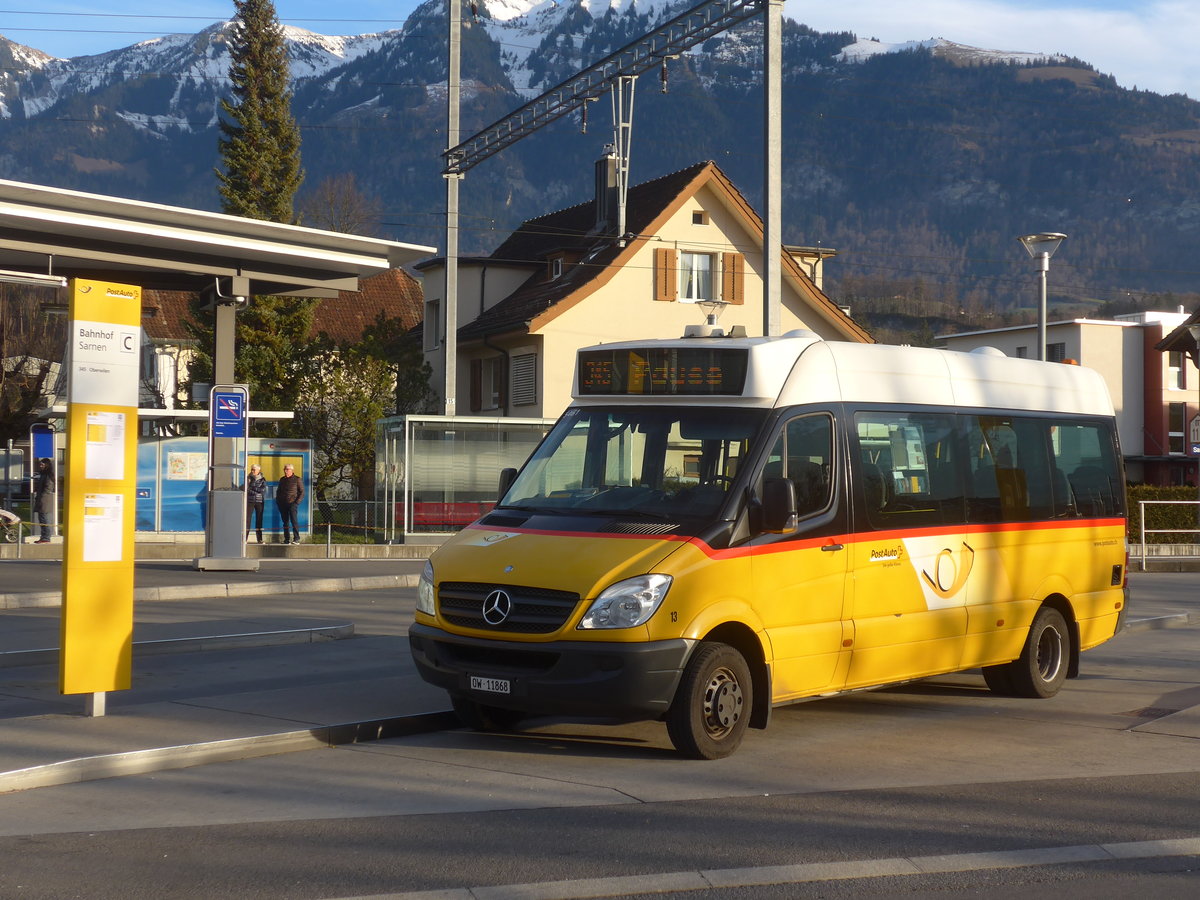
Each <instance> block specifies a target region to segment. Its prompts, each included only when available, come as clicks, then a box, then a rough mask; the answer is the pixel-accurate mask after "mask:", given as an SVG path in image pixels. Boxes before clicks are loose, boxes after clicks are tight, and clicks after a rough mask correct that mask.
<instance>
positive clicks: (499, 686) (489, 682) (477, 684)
mask: <svg viewBox="0 0 1200 900" xmlns="http://www.w3.org/2000/svg"><path fill="white" fill-rule="evenodd" d="M471 690H473V691H487V692H488V693H489V694H508V693H510V692H511V691H512V684H511V682H509V680H508V679H507V678H480V677H479V676H478V675H472V676H471Z"/></svg>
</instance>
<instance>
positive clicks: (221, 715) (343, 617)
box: [0, 560, 1200, 793]
mask: <svg viewBox="0 0 1200 900" xmlns="http://www.w3.org/2000/svg"><path fill="white" fill-rule="evenodd" d="M423 564H424V563H423V561H422V560H271V561H264V564H263V566H262V568H261V569H260V571H258V572H253V573H242V572H233V573H219V572H199V571H195V570H193V569H192V568H191V566H190V563H188V562H178V563H173V562H139V563H138V564H137V568H136V594H137V597H136V602H135V607H134V615H135V625H134V635H133V638H134V686H133V688H132V689H131V690H129V691H122V692H115V693H113V694H111V695H109V697H108V700H107V706H108V715H106V716H104V717H102V718H99V717H92V718H89V717H86V716H85V715H84V714H83V710H84V702H83V698H81V697H78V696H68V697H64V696H62V695H60V694H59V693H58V689H57V661H58V654H57V649H56V648H57V645H58V627H59V610H58V609H57V608H55V607H56V606H57V604H58V600H57V599H55V598H56V597H57V589H58V583H59V578H60V576H61V564H60V563H57V562H48V561H47V562H42V561H24V560H20V561H18V560H3V561H0V589H2V590H3V591H5V593H4V594H3V595H0V596H3V597H4V598H5V604H6V607H7V608H5V609H3V610H0V793H3V792H6V791H12V790H23V789H27V788H31V787H37V786H42V785H48V784H66V783H71V782H75V781H84V780H91V779H95V778H105V777H112V776H115V775H122V774H131V773H135V772H145V771H157V770H162V769H169V768H181V767H185V766H189V765H198V764H201V763H205V762H214V761H220V760H228V759H243V758H247V757H250V756H260V755H267V754H273V753H282V752H291V751H295V750H304V749H311V748H314V747H320V746H328V745H330V744H336V743H345V742H350V741H360V740H371V739H375V738H378V737H384V736H394V735H399V734H406V733H415V732H418V731H423V730H431V729H441V728H448V727H455V724H456V720H455V719H454V718H453V716H452V714H451V713H450V712H449V710H448V701H447V698H446V695H445V693H444V692H442V691H441V690H438V689H434V688H431V687H430V686H429V685H427V684H425V683H424V682H423V681H422V680H421V679H420V677H419V676H418V675H417V674H416V672H415V670H414V669H413V666H412V662H411V659H410V657H409V654H408V648H407V639H406V634H407V629H408V625H409V623H410V622H411V621H412V608H413V603H414V601H415V590H414V588H415V584H416V579H417V574H418V573H419V571H420V568H421V566H422V565H423ZM1131 585H1132V601H1131V604H1130V613H1129V617H1128V620H1127V628H1129V629H1131V630H1139V631H1141V630H1148V629H1153V628H1165V627H1173V626H1179V625H1186V624H1195V623H1200V575H1198V574H1194V573H1156V574H1141V573H1135V574H1134V575H1133V576H1132V579H1131ZM34 600H36V602H33V601H34ZM316 644H321V645H322V646H321V647H316V646H309V645H316ZM200 650H220V651H221V652H196V651H200Z"/></svg>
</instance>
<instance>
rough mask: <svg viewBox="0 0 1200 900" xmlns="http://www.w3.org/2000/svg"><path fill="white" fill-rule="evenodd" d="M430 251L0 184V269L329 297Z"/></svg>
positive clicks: (176, 287) (166, 285)
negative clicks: (365, 278)
mask: <svg viewBox="0 0 1200 900" xmlns="http://www.w3.org/2000/svg"><path fill="white" fill-rule="evenodd" d="M434 252H435V250H434V248H432V247H424V246H420V245H416V244H402V243H398V242H395V241H385V240H379V239H377V238H367V237H360V236H358V235H352V234H340V233H336V232H330V231H319V230H316V229H313V228H303V227H300V226H296V225H280V224H277V223H275V222H265V221H261V220H258V219H245V218H241V217H239V216H228V215H223V214H221V213H213V212H204V211H201V210H195V209H185V208H182V207H176V206H162V205H160V204H156V203H146V202H144V201H140V200H127V199H123V198H120V197H108V196H104V195H100V194H86V193H81V192H78V191H68V190H61V189H59V188H51V187H44V186H42V185H35V184H23V183H21V182H15V181H4V180H0V270H4V271H5V272H7V273H9V274H10V275H11V274H13V273H29V274H32V275H41V276H45V275H53V276H63V277H65V278H88V279H94V280H97V281H112V282H121V283H127V284H136V285H140V286H141V287H144V288H150V289H155V290H186V291H201V290H205V289H208V288H213V287H214V285H215V286H216V289H217V290H218V291H219V292H220V293H221V294H225V295H229V294H241V293H246V294H291V295H297V296H315V297H331V296H336V294H337V292H338V291H339V290H348V291H356V290H358V279H359V278H362V277H366V276H369V275H374V274H377V273H379V272H382V271H385V270H387V269H393V268H397V267H399V266H403V265H409V264H411V263H414V262H416V261H417V260H419V259H424V258H425V257H428V256H431V255H433V253H434Z"/></svg>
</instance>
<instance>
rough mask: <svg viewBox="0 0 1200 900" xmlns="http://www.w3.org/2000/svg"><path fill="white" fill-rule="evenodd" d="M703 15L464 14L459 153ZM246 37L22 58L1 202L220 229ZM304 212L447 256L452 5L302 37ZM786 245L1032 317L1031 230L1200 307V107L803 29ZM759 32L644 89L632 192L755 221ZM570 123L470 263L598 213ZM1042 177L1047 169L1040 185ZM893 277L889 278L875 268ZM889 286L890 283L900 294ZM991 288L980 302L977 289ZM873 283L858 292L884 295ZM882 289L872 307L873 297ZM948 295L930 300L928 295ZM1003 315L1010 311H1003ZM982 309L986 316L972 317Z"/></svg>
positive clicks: (296, 69) (524, 172)
mask: <svg viewBox="0 0 1200 900" xmlns="http://www.w3.org/2000/svg"><path fill="white" fill-rule="evenodd" d="M693 3H694V0H477V2H475V3H471V2H468V3H466V4H464V6H463V15H464V27H463V41H462V47H463V69H462V71H463V78H464V84H463V88H464V89H463V92H462V97H463V108H462V129H463V131H462V135H461V136H463V137H465V136H467V135H469V134H471V133H472V131H473V130H476V129H479V128H482V127H484V126H486V125H488V124H490V123H491V122H493V121H495V120H497V119H499V118H501V117H502V116H504V115H506V114H507V113H509V112H511V111H512V110H514V109H515V108H517V107H519V106H520V105H521V103H522V101H523V100H526V99H529V98H531V97H533V96H536V95H537V94H539V93H541V92H542V91H544V90H546V89H548V88H550V87H552V86H554V85H555V84H558V83H559V82H561V81H562V80H563V79H565V78H567V77H568V76H569V75H571V74H573V73H574V72H576V71H578V70H579V69H580V68H581V67H583V66H586V65H589V64H591V63H593V62H595V61H597V60H599V59H601V58H603V57H604V56H606V55H608V54H609V53H611V52H613V51H614V50H616V49H618V48H620V47H622V46H624V45H625V44H627V43H629V42H630V41H632V40H634V39H635V38H636V37H638V36H639V35H641V34H643V33H645V32H646V31H647V30H649V29H651V28H653V27H654V26H655V25H656V24H658V23H660V22H662V21H664V20H666V19H669V18H672V17H674V16H676V15H678V14H679V13H680V12H682V11H684V10H685V9H686V8H688V7H689V6H691V5H693ZM230 29H231V26H230V24H229V23H228V22H217V23H214V24H213V25H211V26H209V27H207V28H205V29H203V30H202V31H200V32H198V33H197V34H192V35H167V36H164V37H161V38H156V39H154V40H149V41H143V42H141V43H138V44H134V45H133V46H130V47H126V48H123V49H121V50H114V51H112V52H109V53H103V54H98V55H95V56H87V57H78V58H74V59H54V58H52V57H50V56H48V55H47V54H45V53H41V52H39V51H37V50H34V49H31V48H29V47H23V46H21V45H20V44H16V43H13V42H11V41H8V40H5V39H3V38H2V37H0V178H6V179H11V180H16V181H30V182H35V183H40V184H47V185H54V186H58V187H63V188H69V189H75V190H86V191H92V192H95V193H101V194H113V195H116V196H122V197H132V198H144V199H148V200H153V201H157V202H163V203H173V204H180V205H188V206H195V207H198V208H206V209H208V208H214V207H216V206H217V205H218V204H219V198H218V196H217V192H216V186H215V178H214V176H213V170H214V168H215V167H217V166H218V165H219V162H220V161H219V158H218V147H217V140H216V135H215V134H214V130H215V123H216V121H217V118H218V109H219V100H220V98H221V97H222V96H224V95H226V93H227V89H228V81H227V74H226V73H227V70H228V64H229V34H230ZM286 38H287V41H288V47H289V55H290V59H291V74H292V77H293V91H294V97H293V103H292V110H293V113H294V114H295V116H296V119H297V121H298V123H299V125H300V128H301V135H302V139H303V147H302V154H301V155H302V163H303V166H304V168H305V171H306V179H305V185H304V187H303V188H302V196H301V198H300V199H301V200H303V199H304V198H303V192H304V191H309V190H311V189H312V188H314V187H316V186H319V185H320V184H321V182H322V180H323V179H324V178H326V177H329V176H335V175H344V174H347V173H353V174H354V175H355V177H356V179H357V183H358V185H359V187H360V189H361V190H363V191H364V192H366V193H367V194H369V195H370V196H371V197H373V198H376V199H378V201H379V203H380V205H381V207H382V208H384V209H385V210H387V212H386V215H385V220H384V223H383V233H386V234H391V235H393V236H395V237H397V238H398V239H401V240H407V241H413V242H417V243H431V244H432V243H437V242H438V241H439V240H440V238H441V230H440V229H441V223H442V221H443V219H442V213H441V209H442V203H443V202H444V180H443V178H442V175H441V172H442V166H443V163H442V154H443V153H444V151H445V150H446V143H447V142H446V136H445V130H444V129H445V109H444V99H445V93H446V87H445V86H446V51H445V45H446V4H445V0H426V2H424V3H422V4H421V5H420V6H418V7H417V8H416V9H415V10H414V11H413V12H412V14H411V15H410V16H409V18H408V19H407V20H406V21H405V23H404V25H403V26H402V27H401V28H398V29H395V30H392V31H387V32H383V33H380V34H367V35H354V36H344V37H327V36H324V35H320V34H315V33H313V32H310V31H304V30H301V29H295V28H288V29H286ZM783 47H784V52H783V67H784V72H783V83H784V117H783V118H784V121H783V128H784V138H783V140H784V146H785V147H786V160H785V171H784V199H785V206H786V211H785V225H784V228H785V240H787V241H789V242H792V243H799V244H810V245H814V246H815V245H817V244H820V245H822V246H830V247H837V248H839V249H843V250H844V251H845V253H844V255H843V256H840V257H839V259H840V260H842V261H841V262H840V263H839V266H840V267H841V268H842V271H844V272H847V273H853V272H854V271H855V270H854V268H853V266H854V265H855V263H854V262H853V261H854V260H857V261H858V264H859V265H861V266H864V268H860V269H858V270H857V274H859V275H860V276H862V278H863V279H866V278H868V276H870V277H875V276H876V275H878V273H888V272H892V271H893V269H894V267H893V266H892V265H891V263H890V262H887V261H890V260H894V259H901V258H902V259H908V260H916V259H920V260H923V261H925V262H923V263H922V265H923V266H924V267H925V268H923V269H922V273H923V274H926V275H928V276H929V277H930V278H931V279H932V281H933V282H937V280H938V278H939V277H940V276H944V277H945V279H946V280H947V281H950V280H955V279H957V280H955V281H954V283H955V284H957V285H959V287H960V289H962V290H968V289H970V290H977V291H978V292H980V296H983V295H987V296H1000V295H1004V296H1003V298H1002V301H1003V302H1012V300H1011V293H1012V292H1011V291H1009V290H1008V289H1007V287H1006V286H1004V285H1006V282H1004V280H1003V279H999V280H998V279H996V278H995V277H994V272H992V271H991V270H990V269H989V268H988V267H989V265H990V263H989V262H988V261H989V260H992V259H994V258H995V257H997V255H1002V250H1000V249H998V248H1001V247H1006V248H1007V247H1009V245H1010V244H1011V243H1012V235H1014V234H1021V233H1025V232H1027V231H1029V230H1030V229H1032V228H1048V229H1050V230H1055V231H1063V232H1065V233H1069V234H1071V237H1072V242H1071V253H1072V259H1073V260H1075V261H1076V262H1078V261H1080V260H1082V259H1083V258H1084V257H1085V256H1091V257H1092V258H1093V261H1095V263H1096V265H1097V266H1098V267H1100V266H1106V265H1111V260H1112V259H1118V258H1127V257H1128V254H1129V252H1130V248H1131V247H1132V248H1134V249H1135V250H1136V251H1137V253H1138V256H1139V260H1140V263H1139V265H1140V268H1139V269H1138V270H1137V271H1138V273H1150V274H1145V275H1141V274H1138V275H1136V276H1130V277H1131V278H1136V279H1138V283H1137V284H1131V285H1129V287H1130V288H1131V289H1135V288H1141V287H1153V289H1155V290H1180V289H1181V286H1184V287H1187V286H1189V285H1190V288H1189V289H1194V285H1193V284H1191V282H1192V281H1194V279H1190V276H1188V275H1187V273H1184V272H1181V271H1180V267H1179V265H1178V260H1179V259H1182V258H1187V256H1188V254H1189V253H1192V251H1193V250H1194V245H1195V240H1196V236H1197V235H1198V234H1200V205H1198V204H1197V201H1196V197H1200V168H1198V167H1196V166H1195V164H1194V163H1195V148H1196V146H1197V145H1198V143H1200V104H1198V103H1196V102H1195V101H1192V100H1189V99H1187V98H1185V97H1182V96H1175V97H1158V96H1157V95H1153V94H1150V93H1148V92H1138V91H1127V90H1124V89H1122V88H1120V87H1119V86H1118V85H1117V84H1116V82H1115V80H1114V79H1112V78H1111V77H1110V76H1105V75H1101V74H1100V73H1098V72H1096V71H1095V70H1094V69H1093V68H1092V67H1090V66H1089V65H1087V63H1085V62H1082V61H1080V60H1076V59H1071V60H1067V59H1063V58H1061V57H1056V56H1051V55H1049V54H1041V53H1038V52H1036V48H1034V49H1033V50H1032V51H1000V50H988V49H981V48H976V47H967V46H965V45H962V44H956V43H954V42H952V41H949V40H943V39H940V38H935V39H928V40H925V39H922V40H914V41H911V42H904V43H898V44H883V43H880V42H878V41H860V40H859V38H858V36H857V35H855V34H852V33H850V32H839V33H821V32H817V31H814V30H813V29H810V28H807V27H806V26H804V25H802V24H800V23H797V22H795V21H792V20H785V22H784V34H783ZM761 52H762V50H761V29H760V24H759V23H758V22H757V21H750V22H747V23H745V24H744V25H743V26H741V27H739V28H737V29H734V30H732V31H729V32H725V33H723V34H720V35H716V36H714V37H712V38H710V39H708V40H706V41H704V43H703V44H701V45H699V46H697V47H696V48H694V49H693V50H691V51H689V52H688V53H686V54H685V55H684V58H681V59H672V60H670V61H669V62H668V63H667V69H668V75H669V85H667V87H669V92H668V93H665V94H664V93H661V92H660V84H659V79H658V78H657V77H655V74H653V73H648V74H647V75H645V76H643V77H642V80H641V82H640V83H639V86H638V95H637V113H636V116H635V134H634V140H633V156H632V166H631V169H632V179H633V181H634V182H635V183H636V182H639V181H644V180H647V179H649V178H654V177H656V176H658V175H662V174H664V173H666V172H670V171H674V170H677V169H681V168H684V167H686V166H689V165H692V164H694V163H695V162H697V161H698V160H703V159H713V160H716V161H717V162H718V163H719V164H720V165H721V167H722V168H723V169H724V170H725V172H726V173H727V174H728V175H729V176H730V178H731V179H732V180H733V181H734V183H735V184H737V185H738V186H739V187H740V189H741V190H743V191H744V192H745V194H746V197H747V199H748V201H749V202H751V203H752V204H758V203H759V202H760V197H759V185H761V182H762V175H761V160H762V148H761V138H760V135H761V127H760V124H761V123H760V116H761V96H762V95H761V92H760V91H759V89H758V83H759V81H760V79H761V74H760V73H761ZM606 107H607V104H605V103H599V104H596V108H594V109H593V110H592V120H591V128H590V130H588V131H587V133H583V132H584V129H583V128H582V127H581V125H582V122H581V121H579V120H578V119H576V118H575V117H565V118H564V119H562V120H559V121H557V122H555V123H553V124H551V125H549V126H548V127H546V128H544V129H542V130H541V131H539V132H538V133H537V134H534V135H531V136H530V137H529V139H527V140H522V141H520V142H519V143H517V144H514V145H513V146H511V147H509V148H507V149H506V150H505V151H504V152H503V153H501V154H498V155H497V156H495V157H492V158H491V159H489V160H487V161H486V162H485V163H484V164H482V165H481V166H480V167H479V168H477V169H473V170H472V171H471V172H470V173H469V176H468V178H467V180H466V182H465V185H466V190H465V192H464V200H463V203H464V209H465V210H468V212H467V216H466V218H465V220H464V221H466V222H468V223H470V224H468V225H466V226H464V229H463V232H462V237H463V241H464V244H463V247H464V252H482V251H487V250H490V249H492V248H493V247H494V246H495V245H496V244H497V243H498V242H499V241H500V240H501V239H502V238H503V237H504V235H505V234H506V232H507V230H508V229H509V228H511V227H512V226H513V225H514V224H515V223H516V222H518V221H520V220H521V219H522V218H525V217H527V216H531V215H540V214H542V213H545V212H547V211H549V210H553V209H555V208H559V207H562V206H567V205H571V204H574V203H578V202H580V201H581V200H583V199H586V197H587V196H588V193H589V191H590V190H591V189H592V183H593V164H594V162H595V160H596V158H597V157H598V156H599V155H600V153H601V152H603V148H604V145H605V144H607V143H608V142H609V141H611V140H612V133H611V131H610V130H609V127H608V119H609V116H608V110H607V108H606ZM1035 161H1036V164H1034V163H1035ZM866 260H875V261H876V264H875V267H874V268H872V267H871V264H869V263H866V262H864V261H866ZM880 277H882V276H880ZM971 278H974V279H975V281H974V282H972V283H971V284H973V285H974V287H968V288H962V287H961V286H962V285H963V284H964V283H966V282H964V279H971ZM863 284H865V281H864V282H863V283H862V284H860V285H859V287H862V286H863ZM868 287H869V285H868ZM931 290H932V289H931ZM1004 298H1007V299H1004ZM972 302H973V301H972Z"/></svg>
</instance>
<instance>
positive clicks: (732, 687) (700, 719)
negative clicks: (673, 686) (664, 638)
mask: <svg viewBox="0 0 1200 900" xmlns="http://www.w3.org/2000/svg"><path fill="white" fill-rule="evenodd" d="M753 708H754V684H753V682H752V680H751V677H750V667H749V666H748V665H746V660H745V659H744V658H743V657H742V654H740V653H739V652H738V651H737V650H735V649H734V648H733V647H730V646H729V645H728V644H718V643H709V642H705V643H702V644H700V645H699V646H698V647H697V648H696V651H695V652H694V653H693V654H692V658H691V659H690V660H688V664H687V668H686V669H684V671H683V678H682V679H681V680H680V682H679V688H678V690H676V691H675V699H674V701H673V702H672V703H671V707H670V709H668V710H667V716H666V718H667V734H668V735H670V737H671V743H672V744H673V745H674V746H675V749H676V750H678V751H679V752H680V753H681V754H682V755H684V756H687V757H690V758H691V759H722V758H724V757H726V756H729V755H730V754H731V753H733V751H735V750H736V749H737V748H738V746H739V745H740V744H741V743H742V737H743V735H745V733H746V726H747V725H749V724H750V712H751V710H752V709H753Z"/></svg>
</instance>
